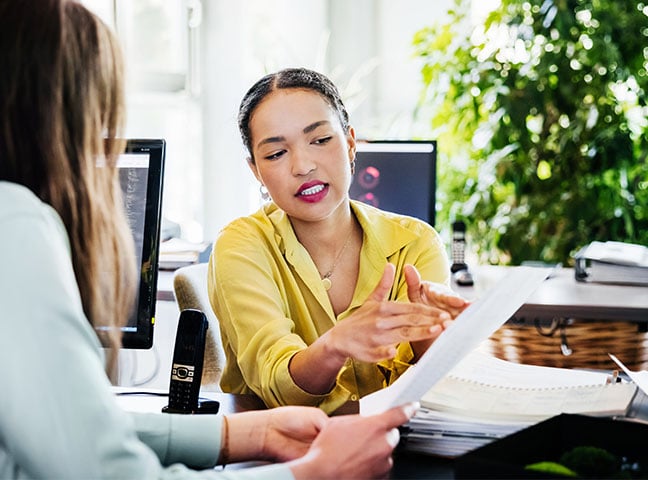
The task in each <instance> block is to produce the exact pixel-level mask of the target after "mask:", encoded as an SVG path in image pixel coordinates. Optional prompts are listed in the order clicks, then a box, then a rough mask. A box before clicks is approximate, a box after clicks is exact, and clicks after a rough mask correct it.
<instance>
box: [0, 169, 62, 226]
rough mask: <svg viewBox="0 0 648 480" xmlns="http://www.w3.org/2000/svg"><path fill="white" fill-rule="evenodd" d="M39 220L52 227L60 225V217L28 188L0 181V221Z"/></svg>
mask: <svg viewBox="0 0 648 480" xmlns="http://www.w3.org/2000/svg"><path fill="white" fill-rule="evenodd" d="M28 221H29V222H40V223H44V224H49V225H50V226H52V227H54V228H57V229H58V228H60V227H61V226H62V223H61V220H60V217H59V216H58V214H57V213H56V211H55V210H54V209H53V208H52V207H51V206H50V205H48V204H46V203H44V202H43V201H41V200H40V199H39V198H38V197H37V196H36V195H35V194H34V192H32V191H31V190H30V189H28V188H27V187H25V186H23V185H19V184H17V183H12V182H7V181H0V222H2V223H8V222H14V223H16V222H20V223H25V222H28Z"/></svg>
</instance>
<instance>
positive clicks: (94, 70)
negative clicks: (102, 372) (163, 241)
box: [0, 0, 135, 379]
mask: <svg viewBox="0 0 648 480" xmlns="http://www.w3.org/2000/svg"><path fill="white" fill-rule="evenodd" d="M0 65H2V70H3V73H2V75H0V179H1V180H7V181H11V182H15V183H18V184H21V185H24V186H26V187H27V188H29V189H30V190H31V191H33V192H34V194H36V195H37V196H38V197H39V198H40V199H41V200H42V201H44V202H45V203H48V204H50V205H51V206H52V207H53V208H54V209H55V210H56V211H57V212H58V214H59V215H60V216H61V218H62V220H63V223H64V224H65V227H66V230H67V233H68V236H69V239H70V244H71V250H72V263H73V267H74V272H75V275H76V280H77V283H78V286H79V290H80V293H81V299H82V301H83V307H84V311H85V313H86V315H87V317H88V319H89V320H90V322H91V324H92V325H93V326H95V327H107V328H100V329H99V330H98V333H99V335H100V337H101V340H102V342H103V343H104V345H106V346H107V347H108V349H109V350H108V362H107V365H106V368H107V372H108V374H109V376H111V378H113V379H114V378H115V377H114V375H115V373H116V366H117V351H118V348H119V346H120V342H121V334H120V329H119V328H118V327H119V326H120V325H121V324H123V323H124V322H125V320H126V319H127V318H128V315H129V313H130V311H131V307H132V302H133V296H134V293H133V290H134V289H133V285H134V279H135V266H134V265H133V264H132V259H133V258H134V255H133V254H132V251H133V240H132V237H131V234H130V231H129V229H128V224H127V222H126V218H125V214H124V209H123V202H122V198H121V192H120V188H119V183H118V177H117V172H116V169H115V164H116V161H117V157H118V155H119V153H120V152H121V151H122V149H123V141H121V140H119V138H120V137H121V136H122V135H121V133H122V129H123V125H124V121H125V120H124V116H125V100H124V91H123V89H124V85H123V66H122V65H123V64H122V59H121V54H120V51H119V47H118V44H117V41H116V39H115V38H114V36H113V34H112V33H111V31H110V30H109V28H108V27H107V26H106V25H105V24H104V23H103V22H101V20H99V19H98V18H97V17H96V16H95V15H93V14H92V13H91V12H89V11H88V10H87V9H86V8H85V7H83V6H82V5H81V4H79V3H77V2H74V1H66V0H30V1H28V2H23V1H3V2H1V3H0ZM98 164H99V165H101V167H100V168H98V167H97V165H98Z"/></svg>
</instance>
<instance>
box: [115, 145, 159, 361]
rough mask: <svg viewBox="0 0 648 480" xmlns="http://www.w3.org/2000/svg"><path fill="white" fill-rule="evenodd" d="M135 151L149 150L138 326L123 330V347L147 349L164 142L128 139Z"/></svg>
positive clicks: (131, 150) (152, 323)
mask: <svg viewBox="0 0 648 480" xmlns="http://www.w3.org/2000/svg"><path fill="white" fill-rule="evenodd" d="M138 152H148V153H149V168H148V182H147V190H146V213H145V219H144V242H143V246H142V263H141V265H139V272H140V275H139V296H138V302H137V306H136V314H137V322H136V325H137V328H136V331H134V332H133V331H126V330H125V331H123V334H122V348H128V349H150V348H151V347H152V346H153V332H154V326H155V307H156V301H157V281H158V271H159V266H158V260H159V255H160V229H161V225H162V191H163V186H164V162H165V154H166V142H165V140H162V139H128V140H127V142H126V149H125V153H138Z"/></svg>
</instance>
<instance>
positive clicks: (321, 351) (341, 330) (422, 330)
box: [289, 264, 452, 395]
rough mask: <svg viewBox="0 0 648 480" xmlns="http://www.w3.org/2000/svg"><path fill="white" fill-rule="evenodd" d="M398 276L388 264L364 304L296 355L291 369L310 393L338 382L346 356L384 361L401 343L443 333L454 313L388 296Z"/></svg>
mask: <svg viewBox="0 0 648 480" xmlns="http://www.w3.org/2000/svg"><path fill="white" fill-rule="evenodd" d="M394 275H395V267H394V266H393V265H392V264H387V266H386V267H385V271H384V272H383V276H382V278H381V280H380V282H378V285H377V286H376V288H374V290H373V292H371V294H370V295H369V297H368V298H367V300H366V301H365V302H364V303H363V304H362V306H360V307H359V308H358V309H357V310H356V311H354V312H353V313H352V314H351V315H349V316H348V317H346V318H345V319H344V320H342V321H341V322H338V323H337V324H336V325H335V326H334V327H333V328H331V329H330V330H328V331H327V332H325V333H324V334H323V335H322V336H320V337H319V338H318V339H317V340H315V341H314V342H313V343H312V344H311V345H309V346H308V348H305V349H303V350H301V351H299V352H297V353H296V354H295V355H293V357H292V358H291V360H290V364H289V368H290V374H291V375H292V377H293V379H294V381H295V383H296V384H297V385H299V386H300V387H301V388H302V389H303V390H305V391H307V392H309V393H311V394H315V395H322V394H325V393H327V392H329V391H330V390H331V388H333V386H334V385H335V379H336V377H337V374H338V373H339V371H340V368H342V366H343V365H344V363H345V362H346V361H347V359H349V358H353V359H356V360H360V361H363V362H368V363H375V362H379V361H381V360H385V359H388V358H393V357H394V356H395V355H396V346H397V345H398V344H399V343H403V342H413V343H416V342H421V341H427V342H428V343H431V342H432V341H434V340H435V339H436V338H437V337H438V336H439V335H441V333H442V332H443V328H444V327H443V325H444V323H445V322H448V321H450V320H451V318H452V317H451V316H450V314H449V313H448V312H446V311H445V310H444V309H443V308H439V307H438V306H435V305H428V304H426V303H424V302H395V301H388V300H386V298H387V296H388V295H389V291H390V290H391V288H392V284H393V283H394ZM314 365H317V368H313V366H314Z"/></svg>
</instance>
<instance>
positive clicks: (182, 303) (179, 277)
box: [173, 263, 225, 391]
mask: <svg viewBox="0 0 648 480" xmlns="http://www.w3.org/2000/svg"><path fill="white" fill-rule="evenodd" d="M173 290H174V292H175V296H176V301H177V302H178V307H179V308H180V310H181V311H182V310H185V309H187V308H193V309H196V310H200V311H202V312H203V313H204V314H205V316H206V317H207V320H208V321H209V328H208V329H207V344H206V345H205V361H204V366H203V375H202V383H201V385H202V389H204V390H206V391H220V385H219V382H220V377H221V374H222V372H223V368H224V367H225V351H224V349H223V344H222V342H221V335H220V327H219V325H218V319H217V318H216V315H215V314H214V311H213V310H212V308H211V304H210V303H209V295H208V294H207V263H197V264H195V265H188V266H186V267H181V268H179V269H177V270H176V271H175V273H174V275H173Z"/></svg>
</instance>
